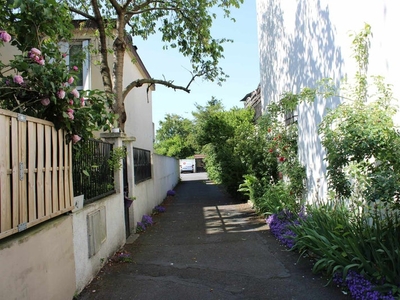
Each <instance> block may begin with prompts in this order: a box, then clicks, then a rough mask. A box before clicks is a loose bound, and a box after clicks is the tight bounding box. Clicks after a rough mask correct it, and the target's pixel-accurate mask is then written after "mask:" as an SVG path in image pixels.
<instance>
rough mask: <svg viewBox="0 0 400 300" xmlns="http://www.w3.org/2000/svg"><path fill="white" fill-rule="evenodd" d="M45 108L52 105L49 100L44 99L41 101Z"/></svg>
mask: <svg viewBox="0 0 400 300" xmlns="http://www.w3.org/2000/svg"><path fill="white" fill-rule="evenodd" d="M40 102H41V103H42V104H43V105H44V106H47V105H49V104H50V99H49V98H44V99H42V101H40Z"/></svg>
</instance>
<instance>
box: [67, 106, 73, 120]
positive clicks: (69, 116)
mask: <svg viewBox="0 0 400 300" xmlns="http://www.w3.org/2000/svg"><path fill="white" fill-rule="evenodd" d="M67 115H68V118H70V119H71V120H73V119H74V110H73V109H72V108H68V109H67Z"/></svg>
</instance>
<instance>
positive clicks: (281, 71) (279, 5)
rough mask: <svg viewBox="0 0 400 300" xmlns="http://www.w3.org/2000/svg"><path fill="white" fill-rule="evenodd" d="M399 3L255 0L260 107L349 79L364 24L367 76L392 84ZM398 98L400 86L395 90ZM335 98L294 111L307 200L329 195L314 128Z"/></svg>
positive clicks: (399, 62) (398, 61) (397, 63)
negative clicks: (368, 36) (368, 33)
mask: <svg viewBox="0 0 400 300" xmlns="http://www.w3.org/2000/svg"><path fill="white" fill-rule="evenodd" d="M399 11H400V2H398V1H396V0H386V1H374V0H367V1H362V0H354V1H344V0H338V1H328V0H297V1H279V0H257V23H258V39H259V54H260V81H261V95H262V104H263V107H264V109H265V107H266V105H268V103H269V102H270V101H276V100H279V98H280V95H282V94H283V93H284V92H287V91H291V92H294V93H296V92H299V91H300V90H301V88H303V87H307V86H310V87H313V86H315V82H317V81H318V80H321V79H323V78H332V79H333V80H334V82H335V83H336V85H337V86H338V87H340V85H341V82H342V79H343V78H344V77H345V76H347V77H348V78H349V79H351V78H353V76H354V74H355V72H356V63H355V60H354V58H353V57H352V49H351V43H352V38H351V37H349V34H350V33H352V32H353V33H354V32H359V31H360V30H361V29H362V28H363V27H364V24H365V23H368V24H369V25H371V27H372V32H373V38H372V40H371V49H370V60H369V68H368V71H369V74H370V75H382V76H384V77H385V79H386V82H387V83H390V84H396V81H397V77H398V74H397V73H398V70H400V58H399V56H398V54H397V53H396V49H397V46H396V44H397V41H396V39H394V38H393V37H394V36H396V31H397V28H400V18H398V15H397V14H398V12H399ZM393 92H394V94H395V97H396V98H399V96H400V85H397V86H394V87H393ZM339 103H340V100H339V99H338V98H333V99H317V100H316V101H315V102H314V104H312V105H300V106H299V108H298V124H299V158H300V161H301V162H302V163H303V164H305V165H306V167H307V178H308V195H307V198H308V200H312V199H314V198H315V197H316V195H317V194H318V196H319V197H322V198H324V197H325V196H326V192H327V183H326V175H325V174H326V162H325V161H324V156H325V154H324V150H323V148H322V146H321V138H320V136H318V134H317V129H318V125H319V123H320V122H321V120H322V118H323V117H324V115H325V114H326V112H327V110H328V109H330V108H334V107H336V106H337V105H338V104H339Z"/></svg>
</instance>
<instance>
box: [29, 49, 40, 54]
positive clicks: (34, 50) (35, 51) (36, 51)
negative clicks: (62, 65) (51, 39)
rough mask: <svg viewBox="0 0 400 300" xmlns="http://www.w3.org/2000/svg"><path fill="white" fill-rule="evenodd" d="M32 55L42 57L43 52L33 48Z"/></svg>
mask: <svg viewBox="0 0 400 300" xmlns="http://www.w3.org/2000/svg"><path fill="white" fill-rule="evenodd" d="M31 53H33V54H36V55H41V54H42V52H41V51H40V50H39V49H37V48H32V49H31Z"/></svg>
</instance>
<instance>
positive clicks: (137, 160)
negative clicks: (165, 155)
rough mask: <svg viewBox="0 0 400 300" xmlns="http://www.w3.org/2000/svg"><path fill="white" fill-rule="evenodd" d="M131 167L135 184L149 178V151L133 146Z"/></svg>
mask: <svg viewBox="0 0 400 300" xmlns="http://www.w3.org/2000/svg"><path fill="white" fill-rule="evenodd" d="M133 168H134V176H135V184H138V183H140V182H142V181H145V180H148V179H151V155H150V151H148V150H143V149H138V148H133Z"/></svg>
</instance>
